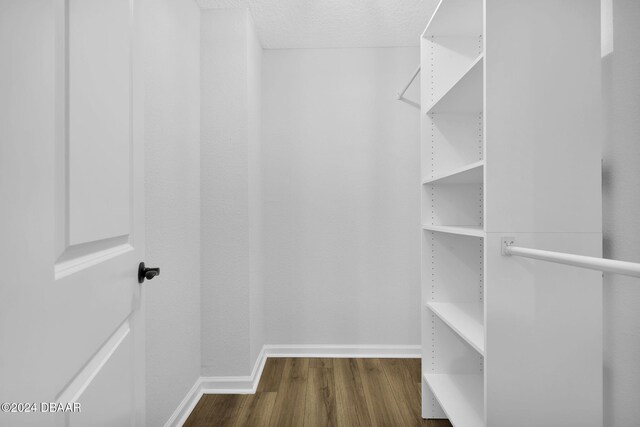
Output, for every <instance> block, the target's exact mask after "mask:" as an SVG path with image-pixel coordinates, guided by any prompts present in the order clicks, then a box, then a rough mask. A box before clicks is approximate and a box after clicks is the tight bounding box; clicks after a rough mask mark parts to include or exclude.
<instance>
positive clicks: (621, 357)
mask: <svg viewBox="0 0 640 427" xmlns="http://www.w3.org/2000/svg"><path fill="white" fill-rule="evenodd" d="M611 7H613V9H612V12H613V13H612V14H611ZM603 12H604V14H603V16H604V18H605V19H604V20H603V52H604V53H608V52H611V53H610V54H608V55H607V56H605V57H604V58H603V89H604V101H605V105H604V107H605V120H606V122H605V123H606V128H607V134H606V140H605V144H604V153H603V159H604V163H603V170H604V176H603V209H604V212H603V219H604V256H605V257H607V258H615V259H621V260H625V261H633V262H640V191H639V190H638V188H639V187H638V184H639V183H640V166H639V165H640V25H639V23H640V2H638V1H637V0H603ZM611 16H612V17H613V20H612V21H613V22H611V20H609V19H607V18H609V17H611ZM612 23H613V26H611V24H612ZM611 34H613V39H611ZM612 41H613V43H611V42H612ZM639 307H640V283H639V282H638V279H633V278H628V277H624V276H617V275H609V274H607V275H605V278H604V327H605V352H604V360H605V362H604V363H605V367H604V368H605V376H604V383H605V385H604V386H605V390H604V396H605V423H604V424H605V425H606V426H607V427H627V426H632V425H638V420H640V405H638V400H639V399H640V363H638V362H639V361H640V310H639Z"/></svg>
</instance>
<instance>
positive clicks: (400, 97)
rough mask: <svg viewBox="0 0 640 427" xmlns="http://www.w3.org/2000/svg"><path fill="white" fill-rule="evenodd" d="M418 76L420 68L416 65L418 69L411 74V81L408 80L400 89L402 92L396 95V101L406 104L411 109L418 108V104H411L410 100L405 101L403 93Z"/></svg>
mask: <svg viewBox="0 0 640 427" xmlns="http://www.w3.org/2000/svg"><path fill="white" fill-rule="evenodd" d="M418 74H420V66H419V65H418V68H417V69H416V71H415V73H413V76H411V79H410V80H409V83H407V84H406V86H405V87H404V89H402V91H401V92H400V93H398V101H402V102H406V103H407V104H409V105H411V106H412V107H416V108H418V109H419V108H420V104H418V103H417V102H413V101H411V100H410V99H407V98H405V97H404V94H405V92H406V91H407V90H408V89H409V86H411V83H413V81H414V80H415V79H416V77H418Z"/></svg>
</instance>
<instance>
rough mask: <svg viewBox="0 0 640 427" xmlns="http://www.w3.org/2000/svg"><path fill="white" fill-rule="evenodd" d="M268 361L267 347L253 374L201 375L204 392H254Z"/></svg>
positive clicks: (258, 359) (254, 366) (254, 367)
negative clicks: (236, 375) (235, 375)
mask: <svg viewBox="0 0 640 427" xmlns="http://www.w3.org/2000/svg"><path fill="white" fill-rule="evenodd" d="M266 362H267V355H266V351H265V347H264V346H263V347H262V350H260V354H259V355H258V358H257V359H256V363H255V364H254V365H253V370H252V372H251V375H248V376H244V377H200V384H201V386H202V393H203V394H253V393H255V392H256V389H257V388H258V383H259V382H260V377H261V376H262V370H263V369H264V364H265V363H266Z"/></svg>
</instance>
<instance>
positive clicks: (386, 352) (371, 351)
mask: <svg viewBox="0 0 640 427" xmlns="http://www.w3.org/2000/svg"><path fill="white" fill-rule="evenodd" d="M420 350H421V347H420V346H419V345H330V344H319V345H282V344H276V345H265V346H263V347H262V350H261V351H260V354H259V355H258V358H257V359H256V363H255V364H254V365H253V370H252V372H251V375H247V376H237V377H231V376H228V377H200V378H198V379H197V380H196V382H195V384H194V385H193V387H191V390H189V392H188V393H187V395H186V396H185V398H184V399H183V400H182V402H180V404H179V405H178V407H177V408H176V410H175V411H174V412H173V414H172V415H171V417H169V420H167V422H166V423H165V425H164V427H180V426H182V425H183V424H184V423H185V422H186V421H187V418H189V415H191V412H192V411H193V409H194V408H195V406H196V404H197V403H198V401H199V400H200V398H201V397H202V395H204V394H253V393H255V392H256V389H257V388H258V384H259V383H260V378H261V377H262V371H263V370H264V365H265V363H266V362H267V358H268V357H334V358H339V357H340V358H341V357H359V358H401V359H415V358H420Z"/></svg>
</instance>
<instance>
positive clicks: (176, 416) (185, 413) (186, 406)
mask: <svg viewBox="0 0 640 427" xmlns="http://www.w3.org/2000/svg"><path fill="white" fill-rule="evenodd" d="M200 383H201V378H198V379H196V382H195V383H194V384H193V386H192V387H191V389H190V390H189V391H188V392H187V395H186V396H185V397H184V399H182V402H180V404H179V405H178V407H177V408H176V410H175V411H173V414H171V416H170V417H169V419H168V420H167V422H166V423H165V424H164V427H180V426H182V425H183V424H184V423H185V422H186V421H187V418H189V415H191V412H193V409H194V408H195V407H196V405H197V404H198V402H199V401H200V398H201V397H202V395H203V394H204V393H203V392H202V386H201V385H200Z"/></svg>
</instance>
